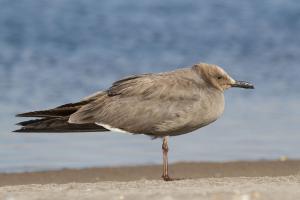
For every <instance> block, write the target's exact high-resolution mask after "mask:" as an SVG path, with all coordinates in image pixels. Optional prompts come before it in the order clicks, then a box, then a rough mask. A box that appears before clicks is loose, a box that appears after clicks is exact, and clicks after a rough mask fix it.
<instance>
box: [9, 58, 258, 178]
mask: <svg viewBox="0 0 300 200" xmlns="http://www.w3.org/2000/svg"><path fill="white" fill-rule="evenodd" d="M232 87H238V88H245V89H254V85H253V84H251V83H249V82H246V81H237V80H234V79H233V78H231V77H230V76H229V75H228V74H227V73H226V72H225V70H224V69H222V68H221V67H219V66H217V65H214V64H207V63H197V64H194V65H192V66H190V67H185V68H179V69H175V70H173V71H168V72H162V73H148V74H140V75H132V76H128V77H125V78H123V79H120V80H118V81H116V82H114V83H113V84H112V86H111V87H110V88H108V89H107V90H102V91H99V92H96V93H94V94H92V95H90V96H88V97H85V98H84V99H82V100H80V101H78V102H75V103H68V104H64V105H61V106H58V107H55V108H52V109H46V110H39V111H32V112H26V113H21V114H17V115H16V116H17V117H32V118H35V119H32V120H27V121H22V122H20V123H18V124H17V125H20V126H21V128H20V129H18V130H15V131H14V132H20V133H26V132H27V133H28V132H39V133H49V132H60V133H64V132H104V131H115V132H123V133H131V134H144V135H148V136H150V137H152V138H153V139H155V138H161V139H162V154H163V170H162V171H163V173H162V179H163V180H165V181H172V180H176V179H173V178H171V176H170V175H169V167H168V151H169V145H168V140H169V136H178V135H182V134H186V133H190V132H192V131H194V130H197V129H199V128H202V127H204V126H206V125H208V124H211V123H212V122H214V121H216V120H217V119H218V118H219V117H220V116H221V115H222V113H223V112H224V107H225V103H224V91H225V90H227V89H229V88H232Z"/></svg>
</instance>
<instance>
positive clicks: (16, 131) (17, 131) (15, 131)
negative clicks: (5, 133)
mask: <svg viewBox="0 0 300 200" xmlns="http://www.w3.org/2000/svg"><path fill="white" fill-rule="evenodd" d="M21 132H22V129H17V130H13V131H12V133H21Z"/></svg>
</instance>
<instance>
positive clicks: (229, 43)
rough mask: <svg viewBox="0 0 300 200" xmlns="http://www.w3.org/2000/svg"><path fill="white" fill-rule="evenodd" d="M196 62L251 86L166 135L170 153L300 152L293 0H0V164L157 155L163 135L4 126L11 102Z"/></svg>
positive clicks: (293, 155) (63, 99)
mask: <svg viewBox="0 0 300 200" xmlns="http://www.w3.org/2000/svg"><path fill="white" fill-rule="evenodd" d="M199 62H206V63H213V64H217V65H220V66H222V67H223V68H224V69H225V70H226V71H227V72H228V73H229V74H230V75H231V76H232V77H233V78H235V79H237V80H246V81H250V82H252V83H253V84H254V85H255V90H242V89H231V90H228V91H226V92H225V98H226V108H225V112H224V114H223V116H222V117H221V118H220V119H219V120H218V121H216V122H215V123H213V124H211V125H209V126H207V127H205V128H202V129H200V130H197V131H194V132H193V133H189V134H186V135H182V136H177V137H171V138H170V141H169V147H170V152H169V154H170V155H169V159H170V162H179V161H194V162H198V161H215V162H224V161H235V160H270V159H281V158H285V159H286V158H287V159H300V131H299V130H300V129H299V128H300V78H299V77H300V2H299V1H298V0H264V1H262V0H251V1H250V0H248V1H247V0H245V1H244V0H230V1H224V0H210V1H207V0H184V1H183V0H164V1H161V0H151V1H143V0H126V1H124V0H51V1H49V0H38V1H37V0H22V1H20V0H0V172H25V171H44V170H54V169H61V168H85V167H104V166H120V165H122V166H123V165H125V166H126V165H147V164H160V163H161V160H162V155H161V139H155V140H152V139H151V138H150V137H148V136H144V135H130V134H120V133H115V132H107V133H74V134H72V133H69V134H62V133H51V134H39V133H27V134H20V133H19V134H17V133H12V131H13V130H15V129H17V128H18V127H17V126H16V125H15V124H16V123H17V122H18V121H20V120H21V119H19V118H16V117H15V114H17V113H20V112H26V111H31V110H39V109H45V108H51V107H55V106H58V105H60V104H64V103H68V102H76V101H79V100H80V99H82V98H83V97H85V96H87V95H90V94H92V93H94V92H96V91H99V90H105V89H106V88H108V87H110V85H111V84H112V83H113V82H114V81H115V80H118V79H120V78H122V77H125V76H129V75H132V74H140V73H156V72H163V71H168V70H174V69H177V68H181V67H187V66H191V65H193V64H195V63H199Z"/></svg>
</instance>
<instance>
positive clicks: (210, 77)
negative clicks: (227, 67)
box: [193, 63, 254, 91]
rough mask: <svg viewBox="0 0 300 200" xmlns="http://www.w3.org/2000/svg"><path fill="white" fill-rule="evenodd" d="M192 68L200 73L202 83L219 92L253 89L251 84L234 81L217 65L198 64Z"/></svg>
mask: <svg viewBox="0 0 300 200" xmlns="http://www.w3.org/2000/svg"><path fill="white" fill-rule="evenodd" d="M193 68H194V69H195V70H196V71H197V72H198V73H200V75H201V77H202V78H203V79H204V81H206V82H207V83H208V84H210V85H212V86H213V87H215V88H217V89H219V90H221V91H224V90H226V89H228V88H231V87H239V88H245V89H254V86H253V85H252V84H251V83H248V82H246V81H236V80H234V79H233V78H231V77H230V76H229V75H228V74H227V73H226V72H225V71H224V70H223V69H222V68H221V67H219V66H217V65H211V64H206V63H200V64H196V65H194V66H193Z"/></svg>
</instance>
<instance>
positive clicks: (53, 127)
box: [14, 117, 108, 133]
mask: <svg viewBox="0 0 300 200" xmlns="http://www.w3.org/2000/svg"><path fill="white" fill-rule="evenodd" d="M20 124H21V125H22V126H23V127H21V128H20V129H18V130H15V131H14V132H40V133H51V132H64V133H66V132H98V131H99V132H102V131H108V130H107V129H105V128H103V127H102V126H98V125H96V124H91V123H90V124H70V123H68V117H61V118H43V119H37V120H29V121H24V122H21V123H20Z"/></svg>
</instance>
